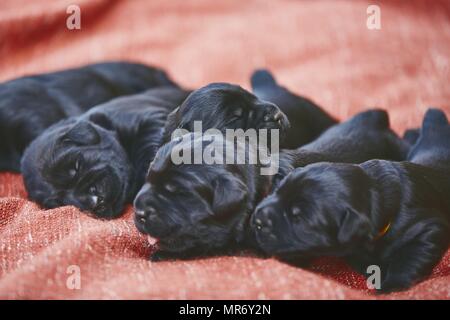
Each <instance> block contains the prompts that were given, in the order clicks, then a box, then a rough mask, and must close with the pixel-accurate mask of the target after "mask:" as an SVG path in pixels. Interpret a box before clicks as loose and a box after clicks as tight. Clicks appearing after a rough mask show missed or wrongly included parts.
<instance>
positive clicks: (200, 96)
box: [164, 83, 289, 142]
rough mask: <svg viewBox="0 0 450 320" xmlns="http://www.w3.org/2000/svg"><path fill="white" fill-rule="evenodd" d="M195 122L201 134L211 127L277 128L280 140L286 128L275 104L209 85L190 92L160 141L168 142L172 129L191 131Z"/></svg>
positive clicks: (224, 86)
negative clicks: (198, 125)
mask: <svg viewBox="0 0 450 320" xmlns="http://www.w3.org/2000/svg"><path fill="white" fill-rule="evenodd" d="M197 121H201V125H202V132H204V131H206V130H208V129H212V128H214V129H218V130H220V131H222V132H223V133H225V130H226V129H243V130H248V129H256V130H258V129H268V130H270V129H278V130H279V131H280V137H281V138H283V135H284V133H285V132H286V130H287V128H288V127H289V121H288V119H287V118H286V116H285V115H284V113H283V112H281V111H280V109H279V108H278V107H277V106H276V105H274V104H273V103H271V102H267V101H262V100H259V99H258V98H257V97H255V96H254V95H253V94H251V93H250V92H248V91H246V90H244V89H242V88H241V87H239V86H237V85H232V84H228V83H211V84H209V85H207V86H205V87H203V88H200V89H198V90H195V91H194V92H192V93H191V94H190V95H189V97H188V98H187V99H186V100H185V101H184V102H183V103H182V104H181V106H180V107H179V108H177V109H175V110H174V111H173V112H172V113H171V114H170V115H169V117H168V118H167V124H166V127H165V130H164V142H168V141H170V140H171V138H172V133H173V132H174V131H175V130H176V129H184V130H187V131H189V132H193V131H195V130H194V129H195V128H194V122H197ZM269 132H270V131H269ZM269 139H271V138H270V135H269Z"/></svg>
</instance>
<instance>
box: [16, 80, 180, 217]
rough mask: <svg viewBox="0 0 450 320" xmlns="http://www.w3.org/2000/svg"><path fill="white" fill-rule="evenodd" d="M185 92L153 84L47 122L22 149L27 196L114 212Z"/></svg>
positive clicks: (136, 182)
mask: <svg viewBox="0 0 450 320" xmlns="http://www.w3.org/2000/svg"><path fill="white" fill-rule="evenodd" d="M187 95H188V92H185V91H183V90H181V89H177V88H175V87H160V88H154V89H151V90H148V91H146V92H144V93H141V94H137V95H131V96H127V97H121V98H116V99H114V100H112V101H110V102H107V103H105V104H102V105H99V106H97V107H95V108H93V109H91V110H89V111H88V112H87V113H85V114H83V115H81V116H79V117H73V118H69V119H66V120H62V121H60V122H58V123H57V124H55V125H53V126H51V127H50V128H48V129H47V130H46V131H45V132H44V133H42V134H41V135H40V136H39V137H38V138H36V139H35V140H34V141H33V142H32V143H31V144H30V145H29V147H28V148H27V149H26V151H25V152H24V156H23V159H22V172H23V178H24V182H25V187H26V189H27V191H28V194H29V197H30V198H31V199H32V200H34V201H36V202H38V203H39V204H41V205H43V206H45V207H47V208H54V207H58V206H63V205H74V206H76V207H78V208H80V209H81V210H85V211H89V212H92V213H94V214H95V215H97V216H99V217H115V216H117V215H118V214H120V213H121V212H122V209H123V207H124V205H125V204H126V203H129V202H130V201H132V200H133V198H134V196H135V195H136V192H137V191H138V190H139V188H140V187H141V185H142V184H143V182H144V178H145V173H146V171H147V168H148V165H149V164H150V162H151V160H153V157H154V155H155V154H156V151H157V149H158V147H159V146H160V144H161V139H162V130H163V128H164V124H165V120H166V118H167V115H168V114H169V113H170V111H172V110H173V109H174V108H175V107H176V106H177V105H178V104H179V103H181V102H182V101H183V100H184V99H185V98H186V96H187Z"/></svg>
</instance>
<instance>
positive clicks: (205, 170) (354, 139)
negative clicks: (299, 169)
mask: <svg viewBox="0 0 450 320" xmlns="http://www.w3.org/2000/svg"><path fill="white" fill-rule="evenodd" d="M380 114H382V115H383V114H384V113H383V112H381V111H370V112H365V113H363V114H361V115H360V116H356V117H355V118H354V119H352V120H350V121H349V122H345V123H342V124H340V125H337V126H336V127H335V128H333V129H330V130H332V134H330V136H329V137H327V138H324V140H323V143H324V144H325V143H329V144H331V145H333V144H334V143H336V147H338V146H340V145H341V144H344V143H345V144H346V145H345V152H346V153H345V155H344V154H343V152H341V153H339V156H340V157H341V158H342V157H345V159H347V160H348V161H352V159H355V160H360V159H362V158H363V159H367V158H368V157H377V158H380V157H384V156H392V152H393V150H394V149H395V148H393V146H392V144H394V145H395V146H397V144H396V139H395V138H394V136H392V137H391V136H390V134H392V132H390V131H389V130H388V129H386V125H379V121H372V120H370V119H372V118H375V119H378V118H379V117H378V116H379V115H380ZM365 118H369V119H367V120H368V121H363V120H364V119H365ZM386 136H388V137H386ZM333 138H334V140H333ZM198 139H201V137H200V138H198ZM398 140H399V139H398ZM214 143H215V144H219V145H220V146H221V144H220V143H222V141H215V142H214ZM198 144H199V142H197V145H198ZM178 145H179V142H178V141H171V142H170V143H168V144H166V145H164V146H163V147H161V149H160V150H159V151H158V153H157V155H156V157H155V159H154V161H153V163H152V164H151V165H150V169H149V172H148V175H147V183H146V184H145V185H144V186H143V188H142V190H141V191H140V192H139V194H138V196H137V197H136V199H135V201H134V206H135V212H136V216H135V219H136V225H137V227H138V229H139V230H140V231H141V232H144V233H148V234H150V235H151V236H153V237H155V238H158V239H159V249H160V251H159V252H158V253H157V254H156V255H154V256H153V257H152V258H153V259H155V260H158V259H163V258H170V257H172V258H175V257H178V258H189V257H192V256H197V255H209V254H217V253H224V251H225V252H227V251H230V250H231V251H233V250H234V249H235V248H237V247H239V248H247V247H250V248H252V247H254V246H253V243H252V238H249V237H247V232H246V227H247V226H248V220H249V217H250V214H251V212H253V210H254V208H255V207H256V205H257V204H258V203H259V202H260V201H261V200H262V199H263V198H264V197H265V196H266V195H267V194H268V193H269V191H270V189H271V179H272V177H273V176H266V175H261V174H260V170H261V164H260V162H255V163H253V164H251V163H247V162H246V163H245V164H238V165H237V164H234V165H231V164H176V163H174V162H173V161H172V160H173V159H172V154H173V150H176V148H179V147H178ZM318 145H319V146H320V145H321V144H320V143H319V144H318ZM366 145H367V146H368V147H367V148H364V147H360V146H366ZM181 146H183V147H184V148H187V150H188V151H185V152H187V153H189V154H190V153H192V152H193V151H192V149H194V146H195V144H193V145H192V146H191V147H189V146H190V145H189V144H188V143H187V142H183V143H181ZM352 146H354V147H352ZM369 146H372V148H373V150H372V148H370V147H369ZM234 147H235V148H238V147H241V146H240V145H239V141H237V145H235V146H234ZM324 148H325V147H324ZM319 149H320V148H319ZM327 150H330V154H328V155H327V156H328V159H331V158H332V153H331V151H333V150H334V149H333V147H332V146H329V147H328V149H327ZM395 151H396V150H395ZM396 152H397V151H396ZM341 158H340V159H341ZM308 159H310V158H308ZM280 164H281V163H280Z"/></svg>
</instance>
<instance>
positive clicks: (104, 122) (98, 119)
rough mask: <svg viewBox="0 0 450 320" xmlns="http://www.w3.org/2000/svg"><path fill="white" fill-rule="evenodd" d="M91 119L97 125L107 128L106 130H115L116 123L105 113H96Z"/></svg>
mask: <svg viewBox="0 0 450 320" xmlns="http://www.w3.org/2000/svg"><path fill="white" fill-rule="evenodd" d="M89 121H91V122H92V123H95V124H96V125H98V126H100V127H102V128H104V129H106V130H111V131H112V130H114V125H113V123H112V122H111V120H110V119H109V118H108V117H107V116H106V115H105V114H103V113H94V114H93V115H92V116H90V117H89Z"/></svg>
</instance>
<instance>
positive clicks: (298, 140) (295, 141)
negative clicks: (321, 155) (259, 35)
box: [251, 70, 337, 149]
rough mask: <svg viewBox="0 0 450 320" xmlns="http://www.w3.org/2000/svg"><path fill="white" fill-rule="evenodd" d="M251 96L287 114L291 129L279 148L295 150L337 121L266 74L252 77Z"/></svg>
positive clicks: (255, 74) (256, 72)
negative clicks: (271, 103)
mask: <svg viewBox="0 0 450 320" xmlns="http://www.w3.org/2000/svg"><path fill="white" fill-rule="evenodd" d="M251 85H252V90H253V93H254V94H255V95H256V96H257V97H258V98H260V99H262V100H265V101H270V102H273V103H275V104H276V105H277V106H278V107H279V108H280V110H281V111H282V112H283V113H284V114H286V116H287V118H288V119H289V122H290V124H291V126H290V127H289V129H288V130H287V132H286V138H285V139H284V141H283V143H282V147H283V148H286V149H295V148H298V147H300V146H302V145H304V144H306V143H309V142H311V141H313V140H314V139H316V138H317V137H318V136H319V135H320V134H321V133H322V132H324V131H325V130H326V129H328V128H329V127H331V126H332V125H334V124H336V123H337V121H336V119H334V118H333V117H331V116H330V115H329V114H327V113H326V112H325V111H324V110H322V108H320V107H319V106H318V105H316V104H315V103H314V102H312V101H311V100H309V99H307V98H304V97H301V96H299V95H296V94H294V93H292V92H290V91H289V90H288V89H286V88H285V87H282V86H280V85H279V84H278V83H277V82H276V80H275V78H274V77H273V75H272V74H271V73H270V72H269V71H268V70H257V71H255V72H254V73H253V74H252V77H251Z"/></svg>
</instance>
